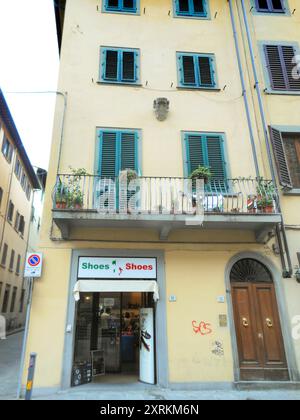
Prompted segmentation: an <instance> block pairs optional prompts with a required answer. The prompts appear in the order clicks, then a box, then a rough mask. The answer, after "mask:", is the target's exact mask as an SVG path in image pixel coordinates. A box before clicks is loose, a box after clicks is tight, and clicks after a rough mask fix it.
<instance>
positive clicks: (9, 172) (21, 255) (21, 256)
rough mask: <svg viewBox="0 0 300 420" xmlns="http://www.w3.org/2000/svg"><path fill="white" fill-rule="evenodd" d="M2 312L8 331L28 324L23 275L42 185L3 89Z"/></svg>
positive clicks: (0, 131)
mask: <svg viewBox="0 0 300 420" xmlns="http://www.w3.org/2000/svg"><path fill="white" fill-rule="evenodd" d="M0 144H1V153H0V241H1V242H0V249H1V253H0V258H1V260H0V315H1V316H2V317H4V318H5V321H6V332H11V331H12V330H14V329H18V328H21V327H23V326H24V322H25V313H26V311H25V310H26V299H27V292H28V290H27V285H26V282H25V280H24V278H23V270H24V263H25V255H26V251H27V246H28V239H29V226H30V220H31V207H32V199H33V191H34V190H35V189H38V188H40V186H39V183H38V180H37V178H36V175H35V172H34V170H33V167H32V166H31V163H30V161H29V159H28V156H27V154H26V152H25V149H24V147H23V144H22V142H21V139H20V136H19V134H18V132H17V129H16V127H15V124H14V122H13V119H12V116H11V114H10V111H9V108H8V106H7V103H6V100H5V98H4V95H3V94H2V91H0Z"/></svg>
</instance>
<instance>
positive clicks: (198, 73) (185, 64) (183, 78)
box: [177, 53, 217, 89]
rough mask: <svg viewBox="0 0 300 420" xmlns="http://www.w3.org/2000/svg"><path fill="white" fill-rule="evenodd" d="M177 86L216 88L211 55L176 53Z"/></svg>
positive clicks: (213, 60)
mask: <svg viewBox="0 0 300 420" xmlns="http://www.w3.org/2000/svg"><path fill="white" fill-rule="evenodd" d="M177 60H178V70H179V86H181V87H188V88H202V89H216V88H217V82H216V74H215V58H214V56H213V55H204V54H188V53H178V54H177Z"/></svg>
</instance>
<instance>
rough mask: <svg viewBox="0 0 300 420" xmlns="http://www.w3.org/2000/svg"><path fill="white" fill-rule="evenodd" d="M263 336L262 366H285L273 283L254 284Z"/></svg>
mask: <svg viewBox="0 0 300 420" xmlns="http://www.w3.org/2000/svg"><path fill="white" fill-rule="evenodd" d="M254 288H255V290H254V293H255V296H256V301H257V303H258V310H259V318H260V321H261V328H262V333H263V338H264V350H265V352H264V357H265V360H264V366H265V367H269V368H272V367H277V368H279V367H281V368H282V367H284V368H286V367H287V364H286V358H285V351H284V346H283V338H282V333H281V327H280V319H279V315H278V310H277V302H276V297H275V293H274V286H273V285H254Z"/></svg>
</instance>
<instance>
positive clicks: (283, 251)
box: [229, 0, 293, 278]
mask: <svg viewBox="0 0 300 420" xmlns="http://www.w3.org/2000/svg"><path fill="white" fill-rule="evenodd" d="M229 4H230V6H231V16H232V17H233V20H234V16H233V9H232V0H229ZM237 6H238V5H237ZM241 7H242V12H243V19H244V24H245V29H246V34H247V41H248V47H249V51H250V57H251V63H252V70H253V74H254V79H255V90H256V94H257V99H258V104H259V112H260V116H261V121H262V125H263V131H264V137H265V144H266V148H267V155H268V161H269V165H270V170H271V176H272V181H273V183H274V185H275V187H276V189H277V190H278V185H277V179H276V172H275V168H274V164H273V159H272V152H271V146H270V140H269V133H268V125H267V120H266V115H265V110H264V105H263V100H262V95H261V92H260V84H259V79H258V72H257V68H256V63H255V56H254V50H253V45H252V39H251V34H250V29H249V23H248V18H247V12H246V8H245V2H244V0H241ZM237 45H238V44H237ZM277 206H278V210H279V212H280V215H281V224H280V227H279V226H277V228H276V236H277V241H278V245H279V248H280V256H281V262H282V269H283V273H282V274H283V277H284V278H291V277H292V275H293V266H292V261H291V256H290V251H289V245H288V241H287V236H286V231H285V224H284V219H283V215H282V211H281V205H280V198H279V197H278V201H277ZM281 235H282V238H283V245H282V240H281ZM283 246H284V248H283ZM285 256H286V259H287V263H288V268H287V266H286V261H285Z"/></svg>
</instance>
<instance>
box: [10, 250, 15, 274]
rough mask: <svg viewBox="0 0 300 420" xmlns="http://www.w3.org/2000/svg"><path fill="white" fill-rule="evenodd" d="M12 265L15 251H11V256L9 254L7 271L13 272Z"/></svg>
mask: <svg viewBox="0 0 300 420" xmlns="http://www.w3.org/2000/svg"><path fill="white" fill-rule="evenodd" d="M14 263H15V250H14V249H12V250H11V254H10V261H9V271H13V269H14Z"/></svg>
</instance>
